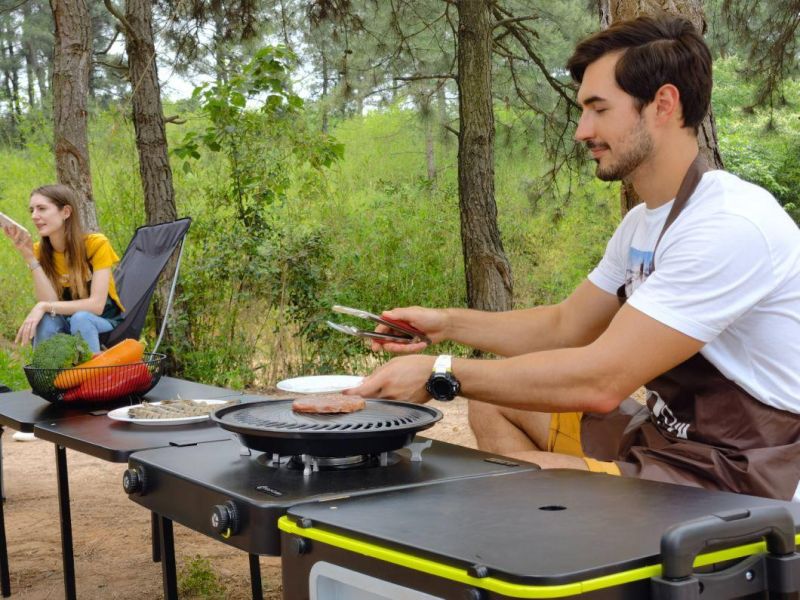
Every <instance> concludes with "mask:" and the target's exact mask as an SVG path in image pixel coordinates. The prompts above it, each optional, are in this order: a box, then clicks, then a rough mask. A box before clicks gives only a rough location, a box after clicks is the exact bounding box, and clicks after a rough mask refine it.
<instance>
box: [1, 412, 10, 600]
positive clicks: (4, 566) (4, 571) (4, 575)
mask: <svg viewBox="0 0 800 600" xmlns="http://www.w3.org/2000/svg"><path fill="white" fill-rule="evenodd" d="M2 438H3V427H2V425H0V590H1V591H2V593H3V598H8V597H9V596H10V595H11V577H10V575H9V573H8V544H7V542H6V516H5V508H4V506H3V504H4V503H5V501H6V496H5V494H4V493H3V492H4V491H5V490H4V488H3V442H2Z"/></svg>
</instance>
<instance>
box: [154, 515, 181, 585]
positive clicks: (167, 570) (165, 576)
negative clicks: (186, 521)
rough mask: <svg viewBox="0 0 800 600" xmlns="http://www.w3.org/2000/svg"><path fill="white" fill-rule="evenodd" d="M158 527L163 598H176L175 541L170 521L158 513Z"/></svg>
mask: <svg viewBox="0 0 800 600" xmlns="http://www.w3.org/2000/svg"><path fill="white" fill-rule="evenodd" d="M158 529H159V531H158V534H159V539H160V541H161V579H162V581H163V584H164V600H178V576H177V573H176V570H175V541H174V539H173V537H172V521H171V520H170V519H168V518H166V517H162V516H160V515H159V517H158Z"/></svg>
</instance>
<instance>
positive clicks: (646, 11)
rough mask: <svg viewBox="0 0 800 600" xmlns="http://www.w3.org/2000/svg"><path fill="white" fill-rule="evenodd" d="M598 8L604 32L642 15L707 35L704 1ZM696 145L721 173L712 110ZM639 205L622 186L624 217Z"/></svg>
mask: <svg viewBox="0 0 800 600" xmlns="http://www.w3.org/2000/svg"><path fill="white" fill-rule="evenodd" d="M599 8H600V26H601V28H603V29H606V28H608V27H609V26H610V25H611V24H612V23H615V22H616V21H622V20H625V19H634V18H636V17H639V16H641V15H660V14H671V15H681V16H683V17H686V18H687V19H689V20H690V21H691V22H692V23H693V24H694V26H695V28H697V30H698V31H699V32H701V33H703V34H704V33H705V31H706V18H705V13H704V12H703V2H702V0H600V1H599ZM697 142H698V144H699V145H700V152H701V153H702V154H703V156H705V158H706V160H707V161H708V164H709V165H710V166H711V167H712V168H714V169H722V168H723V164H722V155H721V154H720V152H719V145H718V143H717V126H716V123H715V121H714V113H713V111H712V110H711V108H710V107H709V110H708V114H707V115H706V118H705V119H703V122H702V123H701V124H700V130H699V131H698V133H697ZM640 202H641V200H640V199H639V198H638V196H636V193H635V192H634V190H633V187H632V186H631V185H630V184H629V183H627V182H623V186H622V190H621V192H620V207H621V209H622V214H623V215H624V214H625V213H627V212H628V211H629V210H630V209H631V208H633V207H634V206H636V205H637V204H639V203H640Z"/></svg>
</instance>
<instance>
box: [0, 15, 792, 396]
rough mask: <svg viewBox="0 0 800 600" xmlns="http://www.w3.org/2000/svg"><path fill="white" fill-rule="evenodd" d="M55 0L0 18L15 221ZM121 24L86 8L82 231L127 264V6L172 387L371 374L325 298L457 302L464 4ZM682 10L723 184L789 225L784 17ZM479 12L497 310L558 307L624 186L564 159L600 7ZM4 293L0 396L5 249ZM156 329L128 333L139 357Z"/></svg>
mask: <svg viewBox="0 0 800 600" xmlns="http://www.w3.org/2000/svg"><path fill="white" fill-rule="evenodd" d="M72 3H73V4H80V3H81V2H80V0H79V1H78V2H72ZM59 4H61V5H69V4H70V2H60V1H59V0H52V1H51V3H48V2H46V1H44V0H2V2H0V163H1V164H2V165H3V168H2V170H0V211H3V212H5V213H7V214H9V215H11V216H12V217H13V218H14V219H16V220H18V221H20V222H22V223H29V218H28V217H27V201H28V196H29V194H30V191H31V190H32V189H33V188H35V187H37V186H39V185H42V184H45V183H49V182H53V181H55V180H56V178H57V172H56V171H57V169H56V163H55V161H54V155H56V154H57V150H58V143H57V142H56V141H54V134H53V130H54V97H53V70H52V69H53V61H52V54H53V46H54V42H53V30H54V21H53V15H54V12H53V11H54V10H55V8H56V7H58V5H59ZM122 4H123V3H120V5H119V7H118V6H117V5H116V4H115V3H114V2H111V1H110V0H105V2H103V3H101V2H88V3H86V4H85V7H86V8H88V11H89V16H90V18H91V22H90V25H91V27H90V31H91V40H92V43H91V48H92V51H91V69H90V79H89V90H88V91H89V98H88V104H87V110H88V153H89V156H90V157H91V163H90V164H91V166H90V184H91V189H92V190H93V200H94V206H95V212H96V218H97V223H98V225H99V228H100V230H101V231H103V232H104V233H105V234H106V235H107V236H108V237H109V238H110V239H111V241H112V243H113V245H114V246H115V248H117V250H118V252H119V253H120V254H121V253H122V251H123V250H124V248H125V247H126V246H127V243H128V241H129V240H130V238H131V236H132V234H133V232H134V230H135V229H136V227H137V226H140V225H142V224H144V223H145V222H147V220H148V210H147V209H146V203H147V198H146V195H147V191H146V189H145V190H143V186H142V174H141V170H140V166H141V165H140V156H141V155H140V154H139V153H137V150H138V151H141V148H139V147H138V145H137V141H138V140H137V133H140V132H139V131H138V127H140V122H137V121H136V114H135V112H136V110H137V107H136V106H135V99H134V96H135V94H134V92H135V91H136V89H137V85H139V84H140V83H141V81H142V79H141V78H137V77H132V76H131V73H132V72H134V70H133V69H134V60H135V59H137V58H138V59H141V58H142V57H141V56H139V57H137V56H135V55H134V53H135V52H136V48H135V47H134V45H132V44H131V43H130V39H128V41H127V44H126V43H125V42H123V41H122V40H123V38H124V37H125V34H126V32H127V31H128V30H126V27H129V26H130V23H127V24H126V23H125V18H124V17H125V16H128V17H130V15H132V14H133V11H134V10H145V11H146V12H147V13H148V14H149V16H150V17H152V33H153V41H154V44H155V48H156V49H157V55H155V56H150V57H149V59H147V57H145V59H147V60H150V61H151V62H152V63H156V62H157V65H158V73H159V81H160V84H161V86H162V89H161V90H160V92H159V93H160V100H161V102H163V122H164V123H165V124H166V136H167V145H168V148H169V165H168V167H169V168H170V170H171V178H172V182H171V185H172V186H173V189H174V204H175V209H176V212H177V215H178V216H190V217H192V219H193V223H192V227H191V229H190V232H189V236H188V239H187V243H186V248H185V253H184V257H183V264H182V267H181V277H180V289H179V293H178V303H177V305H176V307H175V313H174V315H173V316H172V317H170V326H169V329H168V338H167V342H166V345H165V346H163V348H165V349H166V350H167V351H168V352H169V353H170V355H171V356H172V362H171V364H172V373H171V374H173V375H177V376H182V377H185V378H188V379H193V380H197V381H201V382H205V383H213V384H218V385H224V386H229V387H234V388H243V387H254V386H257V387H262V386H267V387H268V386H272V385H274V383H275V382H276V381H278V380H280V379H281V378H284V377H288V376H294V375H307V374H314V373H330V372H348V373H366V372H368V371H369V370H370V369H371V368H372V367H374V366H375V365H376V364H377V363H378V362H380V361H381V360H383V357H380V356H375V355H372V354H370V353H369V352H368V351H367V349H366V348H365V346H364V344H363V343H361V342H360V341H359V340H357V339H354V338H349V337H345V336H342V335H341V334H338V333H336V332H334V331H332V330H330V329H329V328H327V327H326V326H325V320H327V319H329V318H331V311H330V307H331V306H332V305H333V304H343V305H347V306H355V307H359V308H363V309H367V310H371V311H374V312H380V311H381V310H382V309H385V308H390V307H393V306H402V305H409V304H420V305H427V306H467V305H469V306H474V305H475V304H474V302H472V296H471V292H470V290H469V289H468V288H469V286H470V284H469V278H468V276H467V275H468V274H467V273H466V272H465V257H467V255H468V252H467V250H465V243H466V241H467V238H465V237H464V229H463V226H464V223H463V218H464V215H463V210H460V198H459V191H460V189H462V190H463V185H464V182H463V181H461V182H460V180H459V177H460V175H461V176H462V177H463V176H465V173H464V168H463V165H460V163H459V143H461V142H463V140H461V142H460V141H459V137H458V136H459V134H460V133H461V134H463V127H464V119H465V112H464V111H465V110H467V109H468V108H469V107H463V106H460V105H459V90H462V99H463V90H464V89H465V86H466V85H468V84H469V82H468V81H465V80H464V79H463V78H462V79H459V78H458V77H456V75H454V67H455V65H456V63H457V61H458V58H459V57H457V48H456V46H457V41H458V39H457V38H458V32H459V28H458V24H457V20H458V16H457V15H456V9H455V8H454V6H456V5H459V6H458V8H459V9H461V10H462V11H463V10H464V6H461V5H466V4H469V2H461V3H456V2H452V1H448V0H414V1H413V2H410V1H409V2H406V1H404V0H392V1H389V0H386V1H377V0H313V1H311V0H306V1H301V0H277V1H276V0H261V1H259V0H236V1H233V0H231V1H230V2H222V1H207V2H202V1H199V0H179V1H175V2H166V1H165V2H158V1H154V2H149V1H145V0H127V2H125V3H124V4H125V6H124V8H123V6H122ZM616 4H617V5H620V4H625V3H624V2H617V3H616ZM631 4H633V3H631ZM656 4H657V3H656ZM678 4H680V3H678ZM688 4H690V5H693V6H694V8H695V9H698V10H700V11H701V12H702V13H703V14H704V20H705V23H706V27H707V31H706V39H707V41H708V42H709V44H710V46H711V47H712V50H713V52H714V56H715V72H714V75H715V90H714V95H713V101H712V106H713V111H714V117H715V120H716V137H717V140H716V141H717V142H718V151H719V155H720V158H721V160H722V162H723V164H724V167H725V168H726V169H727V170H729V171H731V172H733V173H736V174H738V175H740V176H741V177H743V178H745V179H747V180H750V181H753V182H755V183H757V184H759V185H762V186H764V187H766V188H767V189H769V190H770V191H771V192H772V193H773V194H774V195H775V197H776V198H777V199H778V200H779V201H780V202H781V204H782V205H783V206H784V207H785V209H786V210H787V211H788V212H789V213H790V214H791V215H792V217H793V218H794V219H795V221H798V220H800V207H799V206H798V205H799V204H800V202H799V201H798V198H800V119H799V118H798V100H800V78H799V77H798V69H797V67H798V60H797V58H798V44H797V41H798V24H799V23H800V2H798V1H797V0H794V1H791V2H781V1H778V0H775V1H762V2H756V3H752V2H749V3H748V2H735V1H734V0H709V1H707V2H700V1H699V0H695V1H694V2H689V3H688ZM487 6H489V7H490V10H489V14H490V16H492V17H493V18H494V21H493V24H492V25H491V27H492V30H491V33H492V37H491V44H492V50H493V52H492V54H491V63H490V68H491V77H492V84H491V98H490V102H491V108H492V109H493V113H494V114H493V118H494V120H493V123H492V124H491V133H492V134H493V140H492V143H491V150H492V151H493V163H492V164H488V165H487V164H486V163H485V162H484V163H482V166H483V168H487V169H489V170H490V171H493V172H492V173H490V175H491V178H490V179H491V181H492V183H493V186H494V187H493V189H492V190H490V194H489V196H490V197H491V203H492V204H490V205H489V209H490V210H489V212H491V209H493V206H494V205H496V211H497V214H496V222H497V230H498V232H499V240H498V241H499V244H498V247H499V251H500V254H504V256H505V257H506V258H507V263H508V268H507V272H508V277H507V278H506V280H507V281H506V282H505V288H506V291H507V292H509V293H508V295H507V297H508V299H509V300H508V301H509V302H510V305H511V306H516V307H525V306H532V305H537V304H543V303H550V302H557V301H559V300H561V299H563V298H564V297H565V296H566V295H567V294H568V293H569V292H570V291H571V290H572V289H573V288H574V286H575V285H576V284H577V283H578V282H579V281H580V280H581V279H583V278H584V277H585V276H586V275H587V273H588V272H589V271H590V270H591V269H592V268H593V266H594V265H595V264H596V263H597V261H598V260H599V258H600V257H601V256H602V253H603V250H604V247H605V242H606V241H607V239H608V238H609V236H610V235H611V233H612V232H613V229H614V227H615V225H616V224H617V223H618V222H619V219H620V186H619V184H606V183H602V182H599V181H597V180H596V179H595V178H594V174H593V171H594V169H593V165H592V164H589V163H587V161H586V157H585V156H583V155H582V153H581V152H580V150H581V149H580V148H578V147H577V146H576V145H575V144H574V143H573V141H572V137H571V136H572V133H573V132H574V124H575V116H576V114H577V113H576V110H575V108H576V107H575V106H574V103H571V102H570V99H571V98H573V97H574V90H573V89H572V88H571V85H570V81H569V77H568V74H567V73H566V72H565V70H564V68H563V64H564V62H565V61H566V58H567V57H568V56H569V54H570V53H571V50H572V48H573V46H574V44H575V43H576V42H577V41H578V40H579V39H580V38H581V37H583V36H584V35H586V34H588V33H589V32H591V31H594V30H596V29H597V28H598V26H599V24H600V22H602V21H603V19H604V18H605V17H607V15H608V10H609V6H608V2H603V1H602V0H599V1H598V0H593V1H590V2H588V1H587V0H561V1H559V2H545V1H539V0H529V1H522V0H519V1H511V0H508V1H504V2H500V1H498V2H496V3H488V4H487ZM62 7H63V6H62ZM461 16H462V17H463V14H462V15H461ZM128 37H130V36H128ZM147 60H145V62H147ZM462 75H463V73H462ZM132 82H133V84H132ZM194 86H197V87H194ZM193 87H194V91H193V92H192V91H191V90H192V88H193ZM159 110H160V109H159ZM462 159H463V153H462ZM460 186H461V188H460ZM462 194H463V191H462ZM623 202H624V200H623ZM490 216H491V215H490ZM473 285H474V281H473ZM0 290H2V303H0V350H2V352H0V383H2V384H5V385H8V386H10V387H12V388H13V389H23V388H25V387H27V384H26V382H25V379H24V375H23V372H22V368H21V367H22V365H23V364H25V363H26V361H27V360H28V358H29V356H28V353H29V350H28V349H26V348H19V347H17V346H15V345H14V344H13V343H12V341H13V339H14V336H15V333H16V330H17V328H18V327H19V325H20V323H21V322H22V320H23V319H24V317H25V315H26V314H27V311H28V310H29V309H30V307H31V306H32V304H33V303H34V297H33V293H32V289H31V285H30V277H29V273H28V270H27V268H26V266H25V265H24V264H23V262H22V261H21V260H20V258H19V256H18V255H17V254H16V252H15V251H14V250H13V248H12V246H11V244H10V243H0ZM511 291H513V295H512V294H511ZM506 307H507V306H506ZM498 308H503V306H500V307H498ZM158 319H159V316H155V317H152V318H151V319H150V321H149V324H148V327H147V328H146V331H145V338H146V339H147V340H148V341H149V342H150V343H152V342H153V341H154V340H155V336H156V325H157V321H158ZM452 350H453V351H454V352H457V353H458V352H461V351H462V350H461V349H459V348H452Z"/></svg>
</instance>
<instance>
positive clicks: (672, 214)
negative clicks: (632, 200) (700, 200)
mask: <svg viewBox="0 0 800 600" xmlns="http://www.w3.org/2000/svg"><path fill="white" fill-rule="evenodd" d="M709 170H710V169H709V166H708V163H707V162H706V160H705V158H703V156H702V155H701V154H700V152H699V151H698V153H697V156H695V158H694V160H693V161H692V164H690V165H689V168H688V169H687V170H686V174H685V175H684V176H683V180H682V181H681V185H680V187H679V188H678V193H677V194H676V195H675V201H674V202H673V203H672V208H671V209H670V211H669V214H668V215H667V220H666V221H664V227H662V228H661V233H659V234H658V239H657V240H656V245H655V246H654V247H653V262H652V268H651V269H650V272H651V273H652V272H653V271H655V269H656V250H657V249H658V244H659V243H660V242H661V238H662V237H664V233H665V232H666V231H667V229H669V226H670V225H672V224H673V223H674V222H675V219H677V218H678V215H679V214H681V211H682V210H683V209H684V208H686V205H687V204H688V203H689V198H691V197H692V194H694V191H695V190H696V189H697V186H698V184H699V183H700V180H701V179H702V178H703V173H705V172H706V171H709ZM617 299H618V300H619V304H620V306H622V305H623V304H625V302H626V301H627V300H628V293H627V291H626V290H625V284H624V283H623V284H622V285H621V286H619V288H617Z"/></svg>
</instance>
